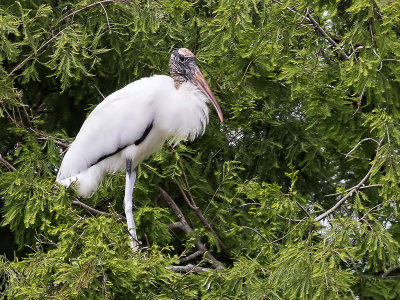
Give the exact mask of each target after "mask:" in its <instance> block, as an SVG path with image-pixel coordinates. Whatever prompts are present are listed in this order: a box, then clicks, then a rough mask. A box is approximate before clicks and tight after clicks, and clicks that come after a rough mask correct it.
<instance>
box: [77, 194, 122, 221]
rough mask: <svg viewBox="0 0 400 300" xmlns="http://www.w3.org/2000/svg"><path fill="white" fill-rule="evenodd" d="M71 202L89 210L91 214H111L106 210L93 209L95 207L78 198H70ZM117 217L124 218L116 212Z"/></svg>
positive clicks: (109, 215)
mask: <svg viewBox="0 0 400 300" xmlns="http://www.w3.org/2000/svg"><path fill="white" fill-rule="evenodd" d="M72 204H74V205H76V206H79V207H81V208H84V209H86V210H87V211H89V212H91V213H92V214H95V215H101V216H108V217H111V216H112V214H110V213H107V212H104V211H101V210H97V209H95V208H93V207H91V206H89V205H87V204H85V203H83V202H81V201H79V200H78V199H76V198H75V199H74V200H72ZM117 217H118V218H122V219H123V218H124V217H123V216H121V215H119V214H117Z"/></svg>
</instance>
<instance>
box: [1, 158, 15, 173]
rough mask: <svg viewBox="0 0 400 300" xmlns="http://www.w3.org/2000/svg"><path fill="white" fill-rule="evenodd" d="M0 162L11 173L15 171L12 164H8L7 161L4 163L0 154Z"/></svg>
mask: <svg viewBox="0 0 400 300" xmlns="http://www.w3.org/2000/svg"><path fill="white" fill-rule="evenodd" d="M0 162H1V163H2V164H3V165H5V166H6V167H7V169H8V170H9V171H13V172H14V171H16V170H17V169H16V168H15V167H14V166H13V165H12V164H10V163H9V162H8V161H6V160H5V159H4V158H3V156H2V155H1V154H0Z"/></svg>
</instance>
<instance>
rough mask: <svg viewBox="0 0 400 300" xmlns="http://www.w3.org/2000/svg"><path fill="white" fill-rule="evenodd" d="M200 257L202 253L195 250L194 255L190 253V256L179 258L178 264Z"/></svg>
mask: <svg viewBox="0 0 400 300" xmlns="http://www.w3.org/2000/svg"><path fill="white" fill-rule="evenodd" d="M200 255H203V252H202V251H201V250H197V251H196V252H194V253H192V254H190V255H188V256H185V257H182V258H179V262H181V263H184V262H187V261H189V260H192V259H195V258H196V257H198V256H200Z"/></svg>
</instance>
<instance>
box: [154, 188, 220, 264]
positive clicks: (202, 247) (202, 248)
mask: <svg viewBox="0 0 400 300" xmlns="http://www.w3.org/2000/svg"><path fill="white" fill-rule="evenodd" d="M158 189H159V191H160V193H161V196H162V197H163V198H164V200H165V201H166V202H167V203H168V205H169V206H170V207H171V209H172V211H173V212H174V213H175V214H176V216H177V217H178V219H179V223H180V224H181V226H180V228H182V230H183V231H185V232H186V233H187V234H193V229H192V228H191V227H190V225H189V224H188V222H187V221H186V218H185V216H184V215H183V213H182V211H181V210H180V208H179V207H178V205H176V203H175V201H174V200H173V199H172V198H171V196H170V195H169V194H168V193H167V192H166V191H165V190H164V189H162V188H161V187H159V188H158ZM195 245H196V247H197V249H198V250H200V251H202V252H203V254H204V256H205V257H206V258H207V259H209V260H210V261H211V262H212V263H213V265H214V267H215V268H216V269H224V266H223V265H222V264H221V263H220V262H219V261H218V260H217V259H216V258H215V257H214V256H213V255H212V254H211V253H210V252H209V251H208V249H207V247H206V245H204V244H203V243H202V242H201V241H200V239H199V238H197V237H196V238H195Z"/></svg>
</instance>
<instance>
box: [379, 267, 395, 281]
mask: <svg viewBox="0 0 400 300" xmlns="http://www.w3.org/2000/svg"><path fill="white" fill-rule="evenodd" d="M392 271H393V266H390V267H389V268H388V269H387V270H386V271H385V273H383V274H382V276H381V277H382V278H386V277H388V275H389V274H390V273H392Z"/></svg>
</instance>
